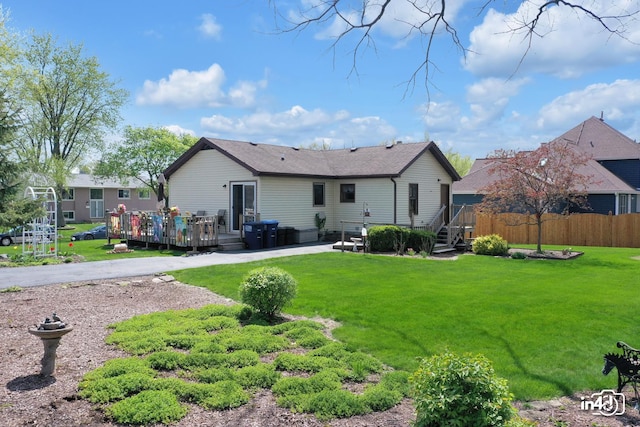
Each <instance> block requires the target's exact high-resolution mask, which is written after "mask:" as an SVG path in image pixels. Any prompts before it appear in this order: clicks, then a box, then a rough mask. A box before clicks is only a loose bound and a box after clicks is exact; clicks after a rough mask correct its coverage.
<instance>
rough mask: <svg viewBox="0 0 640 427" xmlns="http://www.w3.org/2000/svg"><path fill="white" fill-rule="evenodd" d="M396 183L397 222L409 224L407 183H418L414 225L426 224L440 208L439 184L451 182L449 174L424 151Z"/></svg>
mask: <svg viewBox="0 0 640 427" xmlns="http://www.w3.org/2000/svg"><path fill="white" fill-rule="evenodd" d="M396 182H397V183H398V207H397V215H398V217H397V221H398V224H410V222H411V219H410V218H409V184H410V183H417V184H418V202H419V206H418V215H416V216H415V219H414V220H415V222H414V223H415V225H426V224H428V223H429V222H431V220H432V219H433V217H434V216H435V214H436V213H437V212H438V210H439V209H440V185H441V184H449V185H451V183H452V182H453V181H452V179H451V176H449V174H448V173H447V172H446V171H445V170H444V168H443V167H442V166H441V165H440V163H438V162H437V161H436V159H435V157H433V156H432V155H431V154H429V153H426V154H425V155H423V156H422V157H420V158H419V159H418V160H416V161H415V162H414V163H413V164H412V165H411V167H409V168H408V169H407V170H406V171H405V173H404V174H402V176H401V177H398V178H396Z"/></svg>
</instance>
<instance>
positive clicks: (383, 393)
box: [360, 384, 404, 412]
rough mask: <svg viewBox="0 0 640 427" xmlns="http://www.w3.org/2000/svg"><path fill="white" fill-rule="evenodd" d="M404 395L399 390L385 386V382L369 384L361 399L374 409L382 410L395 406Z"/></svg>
mask: <svg viewBox="0 0 640 427" xmlns="http://www.w3.org/2000/svg"><path fill="white" fill-rule="evenodd" d="M403 397H404V396H403V395H402V393H400V392H399V391H397V390H392V389H389V388H387V387H385V386H384V385H383V384H376V385H372V386H367V387H366V388H365V389H364V392H363V393H362V395H361V397H360V399H361V400H362V403H364V405H365V406H367V407H368V408H370V409H371V410H372V411H376V412H381V411H386V410H387V409H389V408H393V407H394V406H396V405H397V404H398V403H400V401H401V400H402V398H403Z"/></svg>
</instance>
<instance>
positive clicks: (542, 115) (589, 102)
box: [536, 80, 640, 137]
mask: <svg viewBox="0 0 640 427" xmlns="http://www.w3.org/2000/svg"><path fill="white" fill-rule="evenodd" d="M639 109H640V80H616V81H614V82H613V83H611V84H608V83H597V84H592V85H589V86H587V87H586V88H584V89H583V90H578V91H574V92H569V93H567V94H565V95H562V96H559V97H557V98H556V99H554V100H553V101H551V102H550V103H549V104H547V105H545V106H544V107H542V108H541V109H540V112H539V115H538V119H537V120H536V125H537V127H538V128H539V129H545V130H549V129H564V131H567V130H569V129H571V127H573V126H575V125H577V124H578V123H580V122H582V121H584V120H586V119H587V118H589V117H591V116H598V115H599V114H600V112H603V114H604V118H605V120H607V121H609V120H610V121H615V122H618V123H624V124H625V127H626V126H629V125H630V124H631V123H633V122H635V123H636V124H640V118H638V117H637V112H638V110H639ZM619 130H622V129H619ZM556 136H557V135H556ZM629 136H631V135H629ZM631 137H633V136H631Z"/></svg>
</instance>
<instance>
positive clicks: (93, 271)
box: [0, 243, 334, 289]
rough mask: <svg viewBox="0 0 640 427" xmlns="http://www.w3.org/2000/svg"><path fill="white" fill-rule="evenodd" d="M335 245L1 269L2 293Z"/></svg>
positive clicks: (320, 249) (321, 249) (311, 251)
mask: <svg viewBox="0 0 640 427" xmlns="http://www.w3.org/2000/svg"><path fill="white" fill-rule="evenodd" d="M332 246H333V244H331V243H330V244H325V243H323V244H314V245H301V246H291V247H284V248H276V249H265V250H260V251H229V252H213V253H207V254H202V255H192V256H183V257H151V258H127V259H116V260H113V261H94V262H83V263H72V264H55V265H43V266H34V267H15V268H13V267H11V268H0V289H5V288H9V287H12V286H20V287H23V288H27V287H31V286H42V285H52V284H55V283H66V282H78V281H84V280H101V279H115V278H118V277H129V276H146V275H149V274H155V273H162V272H167V271H172V270H182V269H185V268H197V267H206V266H208V265H220V264H238V263H243V262H250V261H257V260H261V259H266V258H277V257H285V256H294V255H306V254H316V253H322V252H332V251H334V249H333V248H332Z"/></svg>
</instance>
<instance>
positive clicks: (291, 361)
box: [273, 353, 345, 372]
mask: <svg viewBox="0 0 640 427" xmlns="http://www.w3.org/2000/svg"><path fill="white" fill-rule="evenodd" d="M273 365H274V366H275V367H276V369H277V370H279V371H289V372H320V371H322V370H324V369H327V368H343V367H345V365H344V363H342V362H340V361H338V360H335V359H331V358H329V357H322V356H308V355H303V354H292V353H280V354H279V355H278V356H277V357H276V358H275V360H274V361H273Z"/></svg>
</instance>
